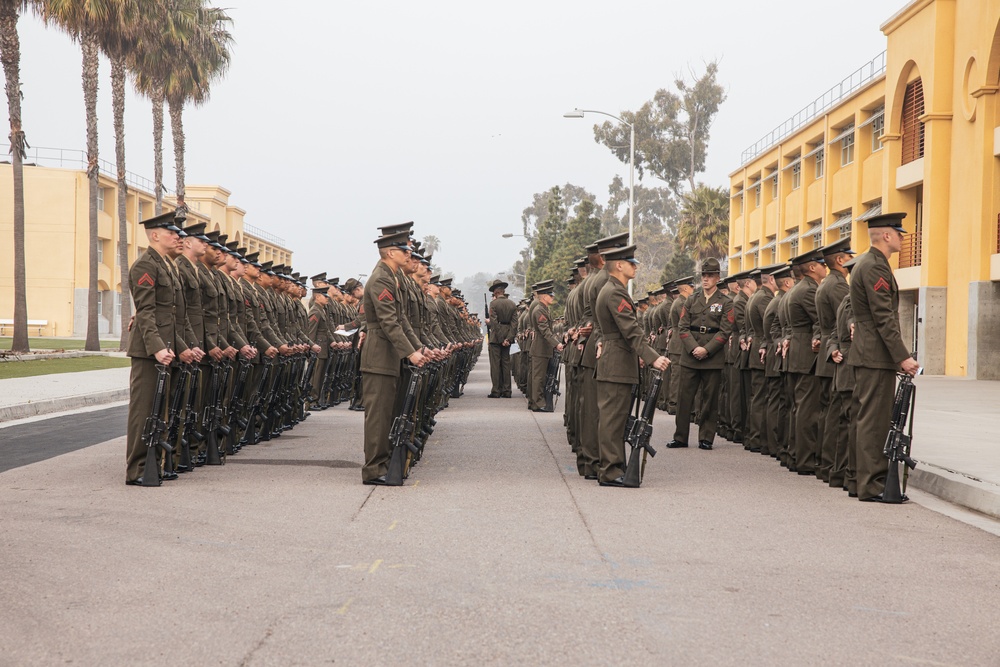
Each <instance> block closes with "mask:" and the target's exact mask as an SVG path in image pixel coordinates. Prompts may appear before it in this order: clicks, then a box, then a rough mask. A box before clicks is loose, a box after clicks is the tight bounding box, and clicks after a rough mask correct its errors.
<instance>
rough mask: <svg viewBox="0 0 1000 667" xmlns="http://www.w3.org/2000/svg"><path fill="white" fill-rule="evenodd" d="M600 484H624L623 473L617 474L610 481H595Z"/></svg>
mask: <svg viewBox="0 0 1000 667" xmlns="http://www.w3.org/2000/svg"><path fill="white" fill-rule="evenodd" d="M597 483H598V484H600V485H601V486H625V475H619V476H618V477H615V478H614V479H613V480H611V481H610V482H600V481H599V482H597Z"/></svg>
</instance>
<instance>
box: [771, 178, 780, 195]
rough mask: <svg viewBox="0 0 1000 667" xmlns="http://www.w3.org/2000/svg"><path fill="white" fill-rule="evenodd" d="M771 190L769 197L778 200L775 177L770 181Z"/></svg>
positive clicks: (776, 179)
mask: <svg viewBox="0 0 1000 667" xmlns="http://www.w3.org/2000/svg"><path fill="white" fill-rule="evenodd" d="M771 188H772V190H771V196H772V197H773V198H774V199H777V198H778V177H777V176H775V177H774V178H772V179H771Z"/></svg>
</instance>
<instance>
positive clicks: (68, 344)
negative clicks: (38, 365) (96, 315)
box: [0, 336, 118, 351]
mask: <svg viewBox="0 0 1000 667" xmlns="http://www.w3.org/2000/svg"><path fill="white" fill-rule="evenodd" d="M13 341H14V339H13V338H11V337H10V336H0V350H9V349H10V344H11V343H12V342H13ZM85 342H86V341H84V340H83V339H77V338H31V337H29V338H28V345H30V346H31V349H32V350H34V351H37V350H82V349H83V344H84V343H85ZM101 349H102V350H117V349H118V341H117V340H102V341H101Z"/></svg>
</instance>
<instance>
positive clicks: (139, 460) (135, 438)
mask: <svg viewBox="0 0 1000 667" xmlns="http://www.w3.org/2000/svg"><path fill="white" fill-rule="evenodd" d="M157 376H158V373H157V372H156V360H155V359H139V358H136V357H133V358H132V372H131V373H130V374H129V383H128V387H129V402H128V427H127V431H126V437H125V480H126V481H129V482H132V481H135V480H137V479H139V478H140V477H142V476H143V475H145V474H146V471H145V470H144V468H145V465H146V445H145V444H144V443H143V442H142V431H143V429H144V428H145V426H146V418H148V417H149V416H150V415H151V414H152V412H153V397H154V396H155V395H156V378H157ZM169 403H170V373H169V372H168V373H167V383H166V387H165V390H164V394H163V410H162V411H161V413H160V418H161V419H164V420H165V419H166V417H167V409H168V406H169ZM164 436H166V434H165V433H164ZM151 474H155V475H159V474H160V471H159V470H154V471H151Z"/></svg>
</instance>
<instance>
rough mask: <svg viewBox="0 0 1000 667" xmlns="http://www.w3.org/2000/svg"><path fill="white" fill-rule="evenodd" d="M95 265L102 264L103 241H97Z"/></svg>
mask: <svg viewBox="0 0 1000 667" xmlns="http://www.w3.org/2000/svg"><path fill="white" fill-rule="evenodd" d="M97 263H98V264H104V241H101V240H98V241H97Z"/></svg>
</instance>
